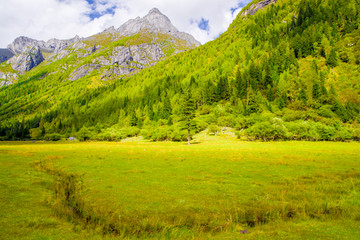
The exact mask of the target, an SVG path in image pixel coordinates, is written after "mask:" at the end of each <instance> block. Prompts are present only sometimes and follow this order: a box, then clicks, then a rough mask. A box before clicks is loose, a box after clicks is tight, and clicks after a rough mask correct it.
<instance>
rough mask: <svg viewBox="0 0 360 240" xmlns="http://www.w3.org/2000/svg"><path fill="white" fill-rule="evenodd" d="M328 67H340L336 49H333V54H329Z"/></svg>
mask: <svg viewBox="0 0 360 240" xmlns="http://www.w3.org/2000/svg"><path fill="white" fill-rule="evenodd" d="M326 65H328V66H329V67H332V68H334V67H336V66H337V65H338V59H337V54H336V51H335V49H334V48H333V49H331V52H330V54H329V57H328V58H327V59H326Z"/></svg>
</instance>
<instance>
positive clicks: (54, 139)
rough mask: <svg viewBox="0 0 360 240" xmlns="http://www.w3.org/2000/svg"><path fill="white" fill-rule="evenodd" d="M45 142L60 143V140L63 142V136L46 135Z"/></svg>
mask: <svg viewBox="0 0 360 240" xmlns="http://www.w3.org/2000/svg"><path fill="white" fill-rule="evenodd" d="M44 140H47V141H59V140H61V135H60V134H59V133H50V134H46V135H45V136H44Z"/></svg>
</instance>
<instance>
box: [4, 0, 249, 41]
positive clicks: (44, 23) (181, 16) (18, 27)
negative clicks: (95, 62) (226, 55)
mask: <svg viewBox="0 0 360 240" xmlns="http://www.w3.org/2000/svg"><path fill="white" fill-rule="evenodd" d="M89 2H93V4H89ZM240 2H242V3H248V2H250V0H226V1H224V0H196V1H194V0H183V1H178V0H31V1H29V0H11V1H9V0H0V6H1V8H0V22H1V24H0V36H1V37H0V47H6V46H7V44H9V43H11V42H12V41H13V40H14V39H15V38H16V37H18V36H27V37H31V38H34V39H38V40H48V39H50V38H59V39H67V38H72V37H74V36H75V35H79V36H81V37H87V36H91V35H93V34H96V33H98V32H101V31H103V30H104V29H105V28H108V27H110V26H115V27H116V28H117V27H119V26H120V25H121V24H123V23H124V22H126V21H127V20H129V19H131V18H135V17H137V16H141V17H142V16H144V15H146V14H147V13H148V11H149V10H150V9H152V8H154V7H157V8H158V9H159V10H160V11H161V12H162V13H164V14H165V15H166V16H168V17H169V18H170V20H171V21H172V23H173V24H174V26H175V27H177V28H178V29H179V30H180V31H184V32H188V33H190V34H192V35H193V36H194V37H195V38H196V39H197V40H199V41H200V42H202V43H206V42H208V41H210V40H213V39H214V38H216V37H217V36H218V35H219V34H220V33H222V32H224V31H226V29H227V28H228V26H229V24H230V23H231V22H232V21H233V19H234V18H235V17H236V14H237V13H239V11H240V9H238V10H236V11H235V12H234V13H233V14H232V11H231V8H236V7H237V6H238V5H239V3H240ZM109 9H112V10H109ZM90 14H92V15H91V16H96V14H97V16H98V17H97V18H94V19H93V20H92V19H91V17H90ZM202 18H203V19H205V20H209V31H204V30H201V29H200V28H199V27H198V25H197V24H198V22H200V20H201V19H202Z"/></svg>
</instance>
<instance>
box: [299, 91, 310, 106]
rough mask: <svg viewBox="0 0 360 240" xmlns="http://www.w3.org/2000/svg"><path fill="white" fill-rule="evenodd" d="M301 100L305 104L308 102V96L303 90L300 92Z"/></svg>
mask: <svg viewBox="0 0 360 240" xmlns="http://www.w3.org/2000/svg"><path fill="white" fill-rule="evenodd" d="M299 100H300V101H302V102H303V103H306V102H307V100H308V97H307V94H306V92H305V90H304V89H303V88H302V89H301V90H300V93H299Z"/></svg>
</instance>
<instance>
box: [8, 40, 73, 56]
mask: <svg viewBox="0 0 360 240" xmlns="http://www.w3.org/2000/svg"><path fill="white" fill-rule="evenodd" d="M78 41H80V38H79V37H78V36H76V37H74V38H72V39H69V40H59V39H55V38H53V39H50V40H48V41H47V42H44V41H39V40H35V39H31V38H28V37H18V38H16V39H15V40H14V41H13V42H12V43H11V44H9V45H8V49H10V50H11V51H12V52H13V53H14V54H19V53H24V52H25V51H27V49H28V48H29V47H39V48H40V50H41V51H45V52H51V53H58V52H60V51H61V50H63V49H65V48H67V47H69V46H70V45H71V44H73V43H76V42H78Z"/></svg>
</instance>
